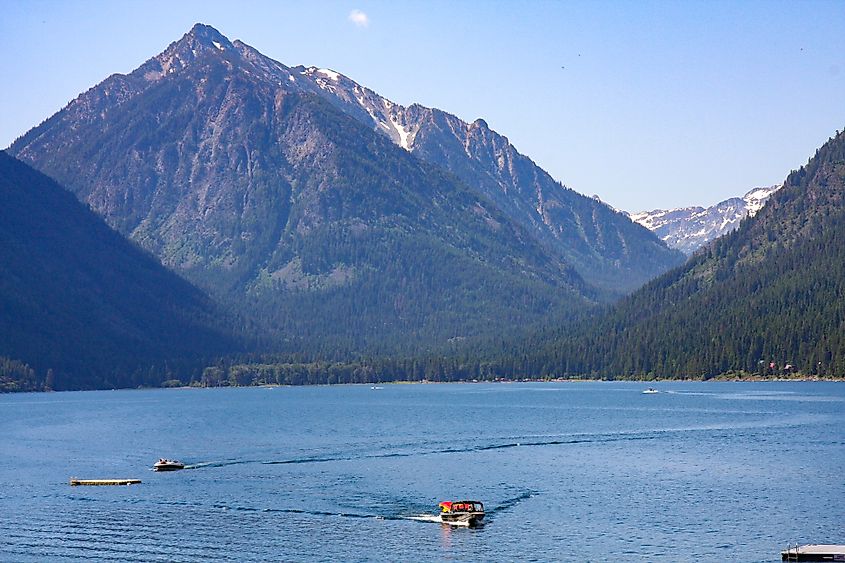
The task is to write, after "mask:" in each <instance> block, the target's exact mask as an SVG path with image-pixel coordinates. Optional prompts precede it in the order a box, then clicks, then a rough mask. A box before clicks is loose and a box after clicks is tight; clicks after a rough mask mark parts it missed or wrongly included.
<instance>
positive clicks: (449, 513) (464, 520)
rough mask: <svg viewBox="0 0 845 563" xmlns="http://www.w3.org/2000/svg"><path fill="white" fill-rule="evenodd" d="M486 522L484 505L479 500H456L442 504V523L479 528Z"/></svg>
mask: <svg viewBox="0 0 845 563" xmlns="http://www.w3.org/2000/svg"><path fill="white" fill-rule="evenodd" d="M483 520H484V505H483V504H482V503H480V502H478V501H477V500H456V501H444V502H441V503H440V521H441V522H445V523H447V524H459V525H464V526H477V525H478V524H481V523H482V521H483Z"/></svg>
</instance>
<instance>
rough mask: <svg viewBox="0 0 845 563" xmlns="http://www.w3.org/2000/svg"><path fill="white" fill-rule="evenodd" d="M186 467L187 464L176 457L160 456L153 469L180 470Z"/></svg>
mask: <svg viewBox="0 0 845 563" xmlns="http://www.w3.org/2000/svg"><path fill="white" fill-rule="evenodd" d="M180 469H185V464H184V463H182V462H181V461H176V460H175V459H164V458H160V459H159V460H158V461H157V462H155V463H154V464H153V471H178V470H180Z"/></svg>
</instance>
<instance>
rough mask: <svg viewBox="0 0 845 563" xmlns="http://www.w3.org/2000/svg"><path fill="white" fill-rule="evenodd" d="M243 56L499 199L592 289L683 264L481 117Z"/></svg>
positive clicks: (633, 281)
mask: <svg viewBox="0 0 845 563" xmlns="http://www.w3.org/2000/svg"><path fill="white" fill-rule="evenodd" d="M235 43H236V45H238V46H239V48H240V49H241V51H242V53H243V54H244V56H246V57H248V58H249V59H250V60H252V61H254V62H255V63H256V64H258V65H261V66H262V68H265V69H268V71H271V72H274V73H276V74H277V75H278V76H279V79H280V80H282V81H285V80H287V81H290V82H292V83H295V84H297V85H299V86H300V87H301V88H303V89H306V90H308V91H311V92H314V93H315V94H317V95H320V96H322V97H323V98H324V99H326V100H327V101H329V102H330V103H332V104H333V105H335V106H336V107H337V108H339V109H340V110H341V111H343V112H344V113H346V114H348V115H350V116H352V117H354V118H355V119H356V120H358V121H359V122H360V123H362V124H364V125H365V126H367V127H371V128H372V129H373V130H374V131H376V132H377V133H379V134H381V135H383V136H385V137H387V138H389V139H390V140H391V141H393V142H394V143H396V144H397V145H398V146H400V147H402V148H404V149H405V150H407V151H409V152H410V153H411V154H413V155H414V156H417V157H419V158H421V159H422V160H424V161H426V162H429V163H432V164H435V165H437V166H439V167H442V168H444V169H446V170H448V171H449V172H451V173H453V174H455V175H456V176H457V177H458V178H460V179H461V180H463V181H464V182H465V183H466V185H467V186H470V187H471V189H473V190H475V191H477V192H478V193H480V194H481V195H483V196H484V197H486V198H487V199H489V200H491V201H493V202H494V203H495V204H496V206H497V207H498V208H499V209H500V210H502V212H503V213H504V214H505V215H506V216H507V217H508V218H510V219H511V220H513V221H514V222H515V223H517V224H518V225H520V226H521V227H523V228H524V229H525V230H526V231H527V232H529V233H531V234H532V236H534V237H535V238H537V239H538V240H539V241H541V242H542V243H543V244H544V245H546V247H547V248H549V249H550V250H551V251H552V252H554V253H556V254H557V255H559V256H560V257H561V258H563V259H564V260H565V261H566V262H567V263H569V264H572V265H573V266H574V267H575V269H576V270H577V271H578V273H579V274H580V275H581V276H582V277H583V278H584V279H585V280H586V281H587V282H588V283H590V284H593V285H595V286H598V287H600V288H602V289H605V290H609V291H612V292H628V291H632V290H633V289H635V288H637V287H639V286H641V285H642V284H643V283H645V282H646V281H648V280H649V279H652V278H653V277H655V276H656V275H657V274H659V273H662V272H664V271H666V270H667V269H669V268H670V267H672V266H676V265H678V264H680V263H681V262H682V261H683V257H682V256H681V255H679V254H678V253H675V252H672V251H670V250H667V248H666V247H664V246H663V245H661V244H660V243H659V242H657V241H655V240H654V238H652V237H651V236H649V234H648V233H647V232H644V231H643V230H642V229H640V228H639V226H638V225H636V224H632V223H631V221H629V220H627V218H626V217H625V216H624V214H621V213H618V212H616V210H614V209H613V208H611V207H609V206H607V205H606V204H603V203H602V202H601V201H598V200H596V199H594V198H589V197H585V196H583V195H581V194H579V193H577V192H574V191H572V190H570V189H568V188H566V187H565V186H564V185H563V184H561V183H560V182H557V181H556V180H554V179H553V178H552V177H551V176H550V175H549V174H548V173H547V172H546V171H545V170H543V169H542V168H540V167H539V166H537V165H536V164H535V163H534V162H533V161H532V160H531V159H530V158H528V157H527V156H524V155H522V154H520V153H519V152H518V151H517V150H516V148H515V147H514V146H513V145H512V144H511V143H510V142H509V141H508V139H507V137H504V136H503V135H500V134H499V133H497V132H495V131H494V130H492V129H490V128H489V127H488V125H487V123H486V122H485V121H484V120H483V119H477V120H476V121H474V122H473V123H466V122H464V121H462V120H461V119H459V118H457V117H456V116H454V115H451V114H449V113H446V112H444V111H441V110H438V109H432V108H427V107H424V106H421V105H419V104H412V105H410V106H408V107H405V106H402V105H400V104H397V103H394V102H392V101H390V100H388V99H387V98H385V97H383V96H381V95H379V94H377V93H376V92H374V91H372V90H370V89H369V88H366V87H364V86H362V85H360V84H358V83H356V82H355V81H353V80H351V79H350V78H348V77H346V76H344V75H343V74H340V73H338V72H335V71H333V70H329V69H320V68H316V67H307V68H306V67H302V66H299V67H294V68H286V67H283V66H282V65H279V63H276V62H275V61H273V60H271V59H268V58H267V57H264V56H263V55H261V54H260V53H258V52H257V51H255V50H254V49H251V48H249V47H248V46H245V45H243V44H240V43H238V42H235Z"/></svg>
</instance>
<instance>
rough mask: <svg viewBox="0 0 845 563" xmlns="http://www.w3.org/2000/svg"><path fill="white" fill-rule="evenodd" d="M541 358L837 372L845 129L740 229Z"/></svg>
mask: <svg viewBox="0 0 845 563" xmlns="http://www.w3.org/2000/svg"><path fill="white" fill-rule="evenodd" d="M528 346H529V348H532V349H540V348H541V347H542V346H541V345H540V344H538V343H537V342H534V343H531V344H529V345H528ZM539 356H540V358H535V360H536V361H538V362H540V363H543V362H546V363H547V364H546V365H548V366H552V365H554V366H556V367H555V369H556V370H563V371H570V372H571V373H578V374H582V375H584V374H594V375H613V376H621V375H654V376H667V377H683V376H705V377H707V376H712V375H716V374H720V373H725V372H729V371H741V372H746V373H760V374H766V375H771V374H784V373H790V372H792V371H800V372H802V373H805V374H821V375H825V374H833V375H838V376H842V375H843V374H845V132H844V133H837V135H836V136H835V137H833V138H831V139H830V140H829V141H828V142H827V143H826V144H825V145H824V146H822V147H821V148H820V149H819V150H818V151H816V154H815V156H813V158H811V159H810V160H809V162H808V163H807V164H806V165H805V166H804V167H802V168H801V169H800V170H798V171H795V172H793V173H791V174H790V175H789V177H788V178H787V179H786V182H785V183H784V186H783V188H781V189H780V190H778V191H777V192H775V193H774V194H773V195H772V196H771V197H770V199H769V202H768V203H767V204H766V205H765V206H764V207H763V208H762V209H761V210H760V211H759V212H758V213H757V214H756V215H755V216H754V217H752V218H751V219H749V220H747V221H744V222H742V223H741V224H740V226H739V228H738V229H737V230H735V231H733V232H732V233H729V234H727V235H724V236H722V237H721V238H719V239H717V240H715V241H714V242H712V243H711V244H709V245H708V246H707V247H705V248H704V249H703V250H702V251H701V252H698V253H696V254H695V255H693V256H692V258H691V259H690V260H689V261H688V262H687V263H686V264H685V265H684V266H683V267H681V268H678V269H676V270H674V271H672V272H669V273H667V274H665V275H663V276H661V277H659V278H658V279H656V280H654V281H653V282H651V283H649V284H647V285H646V286H645V287H644V288H643V289H641V290H639V291H637V292H635V293H634V294H633V295H631V296H630V297H628V298H626V299H625V300H623V301H622V302H621V304H620V305H619V306H618V307H616V308H615V309H614V310H612V311H611V312H610V313H609V314H608V315H606V316H605V317H603V318H601V319H599V320H598V321H591V322H588V323H586V324H585V325H584V326H582V327H581V329H580V330H569V331H568V332H567V334H566V335H564V336H561V337H559V338H558V339H556V340H554V342H553V343H547V345H546V347H545V350H544V352H542V353H541V354H539Z"/></svg>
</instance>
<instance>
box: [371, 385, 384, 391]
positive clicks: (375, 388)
mask: <svg viewBox="0 0 845 563" xmlns="http://www.w3.org/2000/svg"><path fill="white" fill-rule="evenodd" d="M370 389H374V390H376V391H378V390H379V389H384V387H381V386H379V385H373V386H372V387H370Z"/></svg>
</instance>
